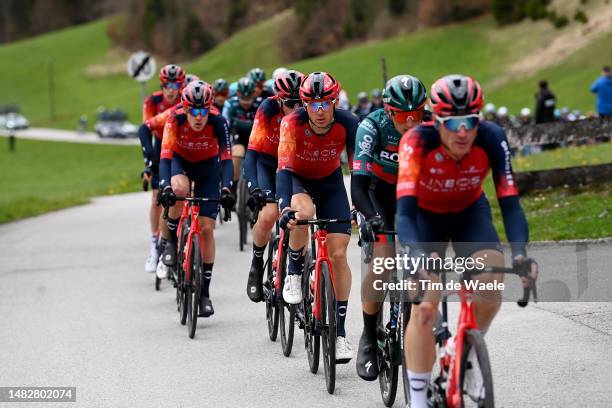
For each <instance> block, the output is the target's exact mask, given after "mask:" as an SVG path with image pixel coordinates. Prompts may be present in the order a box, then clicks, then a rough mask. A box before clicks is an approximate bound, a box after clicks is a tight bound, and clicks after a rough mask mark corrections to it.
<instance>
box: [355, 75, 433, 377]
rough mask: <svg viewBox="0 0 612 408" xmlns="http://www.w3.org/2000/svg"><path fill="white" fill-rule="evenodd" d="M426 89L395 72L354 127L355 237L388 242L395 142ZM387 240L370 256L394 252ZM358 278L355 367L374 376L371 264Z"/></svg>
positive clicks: (412, 121)
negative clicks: (358, 217) (379, 105)
mask: <svg viewBox="0 0 612 408" xmlns="http://www.w3.org/2000/svg"><path fill="white" fill-rule="evenodd" d="M426 98H427V91H426V89H425V86H424V85H423V83H422V82H421V81H420V80H419V79H418V78H415V77H413V76H411V75H398V76H395V77H393V78H391V79H390V80H389V81H387V84H386V85H385V89H384V90H383V102H384V109H379V110H375V111H373V112H372V113H370V114H369V115H368V116H366V117H365V118H364V119H363V121H362V122H361V124H360V125H359V127H358V128H357V136H356V140H355V157H354V160H353V176H352V177H351V198H352V201H353V205H354V206H355V208H356V209H357V210H358V211H359V212H360V213H361V214H363V216H364V218H365V222H362V223H361V225H360V237H361V239H362V240H365V241H367V242H374V241H378V242H380V243H384V242H387V241H390V242H393V239H392V238H389V237H387V236H385V235H379V234H377V232H378V231H380V230H394V229H395V213H396V198H395V196H396V194H395V189H396V184H397V169H398V159H399V153H398V147H399V143H400V139H401V137H402V135H403V134H404V133H406V132H407V131H408V130H410V129H411V128H413V127H415V126H417V125H418V124H419V123H421V121H422V120H423V116H424V112H425V111H424V107H425V101H426ZM393 255H394V254H393V253H392V246H389V245H377V246H375V247H374V253H373V256H374V257H386V256H391V257H392V256H393ZM369 272H370V273H368V276H367V277H366V278H365V279H364V281H363V282H362V309H363V323H364V328H363V333H362V335H361V339H360V341H359V351H358V353H357V373H358V374H359V376H360V377H361V378H363V379H364V380H368V381H373V380H375V379H376V378H377V377H378V363H377V361H376V325H377V318H378V311H379V309H380V303H379V302H377V301H376V298H373V295H372V293H371V292H372V290H368V288H371V287H372V284H371V282H370V278H371V270H370V271H369Z"/></svg>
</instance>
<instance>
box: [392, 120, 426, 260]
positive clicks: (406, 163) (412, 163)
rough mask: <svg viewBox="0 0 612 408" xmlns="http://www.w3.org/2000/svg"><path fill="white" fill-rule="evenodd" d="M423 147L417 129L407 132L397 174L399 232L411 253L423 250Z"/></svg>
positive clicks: (402, 145)
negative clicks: (419, 225) (419, 223)
mask: <svg viewBox="0 0 612 408" xmlns="http://www.w3.org/2000/svg"><path fill="white" fill-rule="evenodd" d="M422 151H423V147H422V144H421V141H420V137H419V133H418V131H417V130H415V129H412V130H411V131H409V132H408V133H407V134H405V135H404V136H403V137H402V139H401V141H400V145H399V168H398V175H397V217H396V223H397V233H398V236H399V240H400V242H401V244H402V245H408V246H409V247H410V252H411V253H413V254H414V253H417V252H421V251H422V247H421V243H420V241H419V235H418V229H417V222H416V216H417V210H418V205H417V195H418V183H419V172H420V170H421V155H422Z"/></svg>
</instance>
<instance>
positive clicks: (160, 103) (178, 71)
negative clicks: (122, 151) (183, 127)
mask: <svg viewBox="0 0 612 408" xmlns="http://www.w3.org/2000/svg"><path fill="white" fill-rule="evenodd" d="M159 81H160V87H161V91H157V92H154V93H153V94H152V95H150V96H148V97H147V98H146V99H145V100H144V104H143V107H142V122H143V125H142V126H140V128H139V130H138V136H139V139H140V145H141V146H142V152H143V155H144V162H145V169H144V171H143V172H142V177H143V178H144V179H145V180H146V181H147V182H150V183H151V189H152V193H153V194H152V195H151V203H150V205H149V223H150V225H151V248H150V251H149V257H148V258H147V261H146V262H145V271H146V272H150V273H153V272H155V269H156V268H157V260H158V256H159V255H158V253H157V240H158V236H157V234H158V231H159V229H160V222H159V220H160V217H161V208H160V207H159V206H158V205H157V193H158V191H159V190H158V189H159V154H160V150H161V138H162V132H161V130H159V129H158V130H157V131H155V132H153V135H154V136H155V137H151V136H152V133H151V131H150V130H149V127H148V126H147V125H146V122H147V121H148V120H149V119H151V118H153V117H154V116H155V115H157V114H159V113H161V112H163V111H165V110H166V109H168V108H170V107H172V106H173V105H175V104H177V103H179V102H180V101H181V98H180V92H181V89H182V87H183V84H184V82H185V71H183V68H181V67H179V66H178V65H174V64H171V65H166V66H164V67H162V69H161V70H160V71H159ZM161 226H162V227H165V226H164V224H163V223H161Z"/></svg>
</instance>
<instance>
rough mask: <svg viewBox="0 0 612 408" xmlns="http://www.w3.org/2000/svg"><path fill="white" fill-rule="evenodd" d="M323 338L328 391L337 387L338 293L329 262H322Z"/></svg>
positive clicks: (330, 391) (331, 391)
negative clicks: (335, 291) (335, 290)
mask: <svg viewBox="0 0 612 408" xmlns="http://www.w3.org/2000/svg"><path fill="white" fill-rule="evenodd" d="M320 306H321V340H322V343H323V368H324V371H325V385H326V387H327V392H328V393H330V394H333V393H334V390H335V388H336V295H335V294H334V285H333V283H332V279H331V272H330V270H329V265H327V263H325V262H322V263H321V303H320Z"/></svg>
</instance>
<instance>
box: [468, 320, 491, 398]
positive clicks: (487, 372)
mask: <svg viewBox="0 0 612 408" xmlns="http://www.w3.org/2000/svg"><path fill="white" fill-rule="evenodd" d="M472 349H473V350H474V351H473V353H474V355H475V358H473V359H472V361H470V359H469V358H468V357H469V355H470V350H472ZM460 373H461V378H460V385H461V403H462V406H463V407H483V408H492V407H494V406H495V398H494V395H493V375H492V372H491V364H490V362H489V352H488V351H487V345H486V343H485V341H484V337H483V336H482V332H481V331H480V330H478V329H472V330H468V332H467V333H466V334H465V337H464V343H463V354H462V356H461V368H460Z"/></svg>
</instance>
